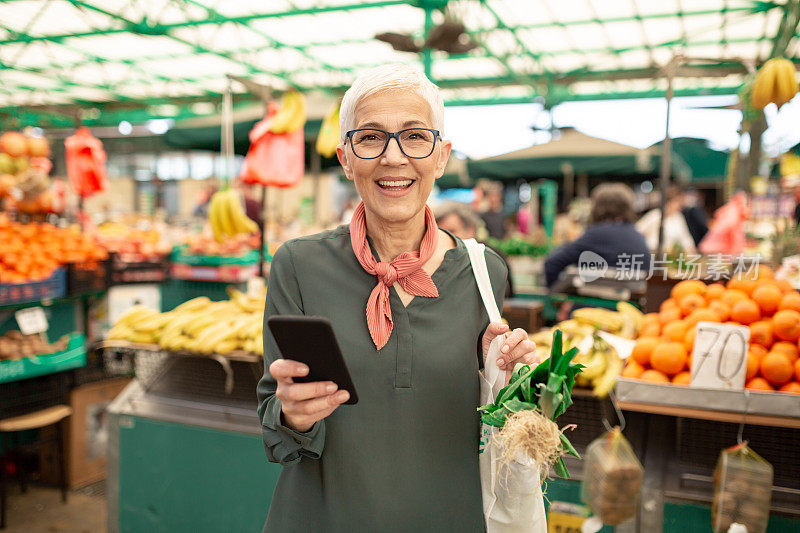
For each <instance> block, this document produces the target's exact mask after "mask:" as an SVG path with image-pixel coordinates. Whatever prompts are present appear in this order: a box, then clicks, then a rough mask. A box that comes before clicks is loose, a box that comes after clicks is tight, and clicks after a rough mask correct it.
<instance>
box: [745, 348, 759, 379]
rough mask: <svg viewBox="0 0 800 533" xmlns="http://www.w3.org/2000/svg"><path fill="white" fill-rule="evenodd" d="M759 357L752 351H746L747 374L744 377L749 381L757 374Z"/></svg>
mask: <svg viewBox="0 0 800 533" xmlns="http://www.w3.org/2000/svg"><path fill="white" fill-rule="evenodd" d="M760 362H761V361H759V357H758V356H757V355H755V354H754V353H753V352H747V374H745V379H746V380H748V381H750V380H751V379H753V378H754V377H756V376H757V375H758V368H759V366H760Z"/></svg>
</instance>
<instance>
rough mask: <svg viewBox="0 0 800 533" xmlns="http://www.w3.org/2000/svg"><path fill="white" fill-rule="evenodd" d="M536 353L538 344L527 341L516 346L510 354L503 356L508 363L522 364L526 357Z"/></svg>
mask: <svg viewBox="0 0 800 533" xmlns="http://www.w3.org/2000/svg"><path fill="white" fill-rule="evenodd" d="M535 351H536V343H534V342H533V341H531V340H528V339H525V340H524V341H522V342H520V343H519V344H517V345H516V346H514V348H513V349H512V350H511V351H510V352H508V353H507V354H505V355H503V359H505V361H506V362H507V363H520V362H521V359H522V358H523V357H524V356H525V355H527V354H529V353H530V352H535Z"/></svg>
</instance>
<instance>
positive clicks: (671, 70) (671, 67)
mask: <svg viewBox="0 0 800 533" xmlns="http://www.w3.org/2000/svg"><path fill="white" fill-rule="evenodd" d="M680 62H681V58H680V57H679V56H675V57H673V58H672V59H671V60H670V62H669V64H667V68H666V73H667V94H666V96H667V121H666V127H665V135H664V145H663V146H662V151H661V176H660V178H659V183H660V187H659V190H660V191H661V217H660V218H659V221H658V248H657V250H656V258H657V259H658V260H661V259H662V257H661V254H662V253H663V252H664V217H665V215H666V212H667V189H669V181H670V170H671V163H672V161H671V157H672V137H670V136H669V114H670V107H672V106H671V104H672V97H673V95H674V89H673V87H672V78H673V77H674V76H675V70H676V69H677V67H678V65H679V64H680Z"/></svg>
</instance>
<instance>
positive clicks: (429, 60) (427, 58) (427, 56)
mask: <svg viewBox="0 0 800 533" xmlns="http://www.w3.org/2000/svg"><path fill="white" fill-rule="evenodd" d="M431 28H433V9H432V8H431V7H430V6H428V5H426V6H425V39H426V40H427V39H428V34H430V32H431ZM422 65H423V67H424V69H425V75H426V76H427V77H428V78H429V79H430V77H431V70H432V69H433V56H432V54H431V49H430V48H428V47H425V48H423V50H422Z"/></svg>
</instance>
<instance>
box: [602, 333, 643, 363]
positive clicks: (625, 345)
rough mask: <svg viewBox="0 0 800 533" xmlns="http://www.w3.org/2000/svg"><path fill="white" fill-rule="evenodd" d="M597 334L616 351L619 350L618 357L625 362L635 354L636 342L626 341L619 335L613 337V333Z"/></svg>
mask: <svg viewBox="0 0 800 533" xmlns="http://www.w3.org/2000/svg"><path fill="white" fill-rule="evenodd" d="M597 334H598V335H599V336H600V337H601V338H602V339H604V340H605V341H606V342H607V343H608V344H610V345H611V346H612V347H613V348H614V349H615V350H617V355H618V356H619V358H620V359H622V360H623V361H624V360H625V359H627V358H628V357H630V356H631V354H632V353H633V347H634V346H636V341H634V340H631V339H626V338H624V337H620V336H618V335H612V334H611V333H606V332H605V331H598V332H597Z"/></svg>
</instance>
